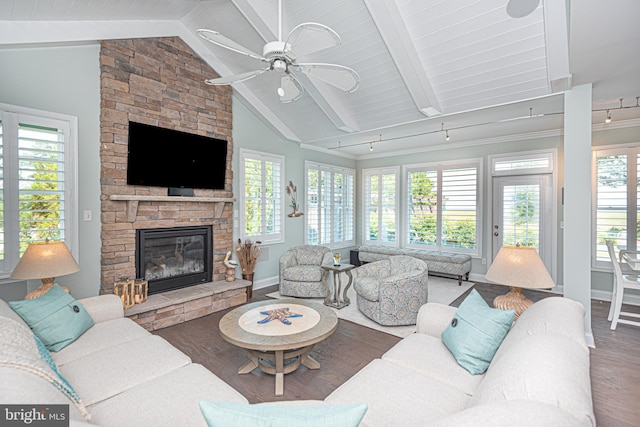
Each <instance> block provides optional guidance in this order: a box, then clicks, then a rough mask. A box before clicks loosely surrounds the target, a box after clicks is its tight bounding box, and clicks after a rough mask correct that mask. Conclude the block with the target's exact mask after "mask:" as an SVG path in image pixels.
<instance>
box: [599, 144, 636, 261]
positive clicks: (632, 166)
mask: <svg viewBox="0 0 640 427" xmlns="http://www.w3.org/2000/svg"><path fill="white" fill-rule="evenodd" d="M616 154H626V155H627V177H626V181H627V188H626V192H627V237H628V235H629V232H628V230H629V229H630V228H632V227H631V226H632V225H633V224H637V217H638V213H637V210H633V209H629V208H630V207H631V206H637V204H638V199H639V197H638V195H637V187H638V185H637V184H636V185H629V183H630V182H634V183H637V179H638V175H639V174H638V170H637V163H638V155H639V154H640V142H636V143H631V144H623V145H606V146H598V147H592V149H591V268H592V269H593V270H594V271H607V272H608V271H611V269H612V266H611V261H610V260H608V259H607V260H605V261H599V260H598V259H597V253H596V252H597V246H598V236H597V209H598V200H597V196H598V194H597V187H598V176H597V173H596V167H597V158H598V155H602V156H606V155H616ZM629 156H632V157H633V158H632V159H631V158H630V157H629ZM635 227H637V225H636V226H634V227H633V228H635ZM635 243H636V248H634V247H633V245H632V246H631V247H628V249H629V250H638V248H640V240H636V242H635ZM616 249H618V248H617V247H616Z"/></svg>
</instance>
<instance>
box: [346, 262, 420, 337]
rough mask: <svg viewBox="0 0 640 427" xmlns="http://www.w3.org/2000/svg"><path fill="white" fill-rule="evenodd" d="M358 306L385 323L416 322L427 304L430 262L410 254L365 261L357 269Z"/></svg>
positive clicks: (382, 323)
mask: <svg viewBox="0 0 640 427" xmlns="http://www.w3.org/2000/svg"><path fill="white" fill-rule="evenodd" d="M354 272H355V278H354V285H353V286H354V289H355V291H356V294H357V298H356V300H357V302H358V309H360V311H361V312H362V313H363V314H364V315H365V316H367V317H368V318H370V319H371V320H373V321H374V322H377V323H379V324H381V325H385V326H395V325H415V323H416V318H417V316H418V310H420V307H421V306H422V305H423V304H426V303H427V296H428V290H427V286H428V283H429V279H428V269H427V263H426V262H424V261H422V260H420V259H417V258H413V257H410V256H403V255H398V256H390V257H389V259H385V260H382V261H375V262H371V263H368V264H364V265H362V266H360V267H358V268H357V269H355V270H354Z"/></svg>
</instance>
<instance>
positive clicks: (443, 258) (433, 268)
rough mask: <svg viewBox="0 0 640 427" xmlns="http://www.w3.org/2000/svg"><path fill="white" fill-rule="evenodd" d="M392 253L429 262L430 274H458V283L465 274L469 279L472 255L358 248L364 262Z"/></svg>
mask: <svg viewBox="0 0 640 427" xmlns="http://www.w3.org/2000/svg"><path fill="white" fill-rule="evenodd" d="M392 255H408V256H411V257H414V258H418V259H421V260H423V261H424V262H426V263H427V267H428V268H429V274H433V275H453V276H456V277H457V278H458V285H461V284H462V277H463V276H464V280H469V272H470V271H471V255H467V254H454V253H450V252H441V251H427V250H423V249H408V248H404V249H403V248H392V247H389V246H382V245H362V246H360V248H359V249H358V258H359V259H360V262H363V263H365V262H373V261H380V260H382V259H388V258H389V257H390V256H392Z"/></svg>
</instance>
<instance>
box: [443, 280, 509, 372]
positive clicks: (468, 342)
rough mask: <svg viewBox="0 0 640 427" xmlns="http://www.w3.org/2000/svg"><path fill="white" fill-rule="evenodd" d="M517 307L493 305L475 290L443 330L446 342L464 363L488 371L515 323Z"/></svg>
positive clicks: (468, 369) (469, 369)
mask: <svg viewBox="0 0 640 427" xmlns="http://www.w3.org/2000/svg"><path fill="white" fill-rule="evenodd" d="M513 317H514V312H513V310H500V309H497V308H491V307H489V305H487V303H486V302H485V301H484V299H483V298H482V296H480V294H479V293H478V291H476V290H475V289H472V290H471V293H470V294H469V295H468V296H467V297H466V298H465V299H464V301H462V304H460V307H458V310H457V311H456V314H455V316H454V318H453V319H452V320H451V323H450V324H449V326H447V328H446V329H445V330H444V332H442V342H443V343H444V345H445V346H447V348H448V349H449V351H450V352H451V354H453V357H455V359H456V361H457V362H458V364H459V365H460V366H462V367H463V368H464V369H466V370H467V371H469V373H471V374H473V375H477V374H482V373H484V372H485V371H486V370H487V368H488V367H489V364H490V363H491V360H492V359H493V356H494V355H495V354H496V351H497V350H498V347H500V344H501V343H502V340H504V337H506V336H507V333H508V332H509V329H510V328H511V324H512V323H513Z"/></svg>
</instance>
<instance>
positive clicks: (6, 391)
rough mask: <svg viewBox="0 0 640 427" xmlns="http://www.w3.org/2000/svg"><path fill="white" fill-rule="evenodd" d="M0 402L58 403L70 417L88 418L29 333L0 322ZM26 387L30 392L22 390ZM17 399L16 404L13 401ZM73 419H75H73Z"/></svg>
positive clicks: (11, 323)
mask: <svg viewBox="0 0 640 427" xmlns="http://www.w3.org/2000/svg"><path fill="white" fill-rule="evenodd" d="M0 342H1V343H2V345H0V373H1V374H2V381H0V383H2V387H0V402H11V403H29V404H35V403H45V404H50V403H56V402H59V403H62V404H67V405H70V406H73V407H74V409H73V410H71V413H72V414H76V415H80V418H82V417H83V416H88V413H87V412H86V409H85V407H84V405H83V403H82V402H81V401H80V398H79V397H78V395H77V393H75V391H74V390H73V389H72V388H71V386H70V385H69V383H68V382H67V381H66V380H65V379H64V378H63V377H62V376H61V375H60V374H59V373H58V372H57V370H55V364H53V363H51V360H50V359H47V358H46V353H48V351H47V350H46V349H44V354H45V357H44V358H43V357H42V354H41V352H40V350H39V348H38V343H37V341H36V339H35V336H34V334H33V332H32V331H31V330H30V329H29V328H28V327H27V326H24V324H22V323H18V322H16V321H13V320H11V319H8V318H3V319H0ZM27 384H30V385H31V387H32V388H33V390H31V389H23V387H26V386H27ZM15 397H17V398H18V399H19V400H21V401H20V402H17V401H16V399H15ZM76 418H77V417H76Z"/></svg>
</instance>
